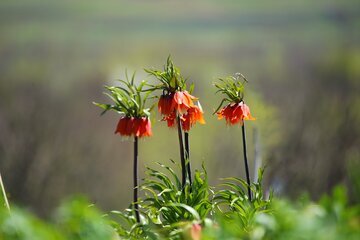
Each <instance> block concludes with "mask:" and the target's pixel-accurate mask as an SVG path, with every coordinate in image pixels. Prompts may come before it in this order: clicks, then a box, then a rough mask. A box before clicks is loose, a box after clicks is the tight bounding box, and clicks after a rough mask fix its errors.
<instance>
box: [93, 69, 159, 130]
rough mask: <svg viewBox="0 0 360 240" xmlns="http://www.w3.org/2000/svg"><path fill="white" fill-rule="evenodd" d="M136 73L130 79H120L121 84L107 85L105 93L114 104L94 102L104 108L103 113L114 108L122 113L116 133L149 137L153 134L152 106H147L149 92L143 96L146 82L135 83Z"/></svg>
mask: <svg viewBox="0 0 360 240" xmlns="http://www.w3.org/2000/svg"><path fill="white" fill-rule="evenodd" d="M134 78H135V75H133V76H132V78H131V80H129V78H128V76H127V74H126V80H119V82H120V84H121V85H120V86H105V89H106V90H108V93H105V94H106V95H107V96H108V97H109V98H110V99H111V100H112V101H113V104H101V103H94V104H95V105H96V106H99V107H101V108H102V109H104V111H103V112H102V114H104V113H105V112H107V111H108V110H114V111H116V112H117V113H119V114H120V115H121V117H120V120H119V122H118V124H117V127H116V129H115V134H117V133H118V134H120V135H121V136H128V137H130V136H134V137H148V136H151V135H152V131H151V121H150V108H146V107H145V104H146V100H147V97H148V95H149V94H148V93H147V94H145V95H144V96H143V93H142V92H143V87H144V86H145V84H146V82H145V81H142V82H141V83H140V85H139V86H136V85H135V84H134Z"/></svg>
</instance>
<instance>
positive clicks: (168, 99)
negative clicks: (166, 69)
mask: <svg viewBox="0 0 360 240" xmlns="http://www.w3.org/2000/svg"><path fill="white" fill-rule="evenodd" d="M193 100H196V98H195V97H194V96H192V95H190V94H189V93H188V92H187V91H182V92H181V91H178V92H175V93H170V94H167V95H161V97H160V99H159V103H158V109H159V112H160V113H161V114H162V115H165V116H167V115H170V114H172V113H173V112H174V111H175V110H177V111H178V113H184V112H186V111H187V110H188V109H189V108H191V107H193V106H194V103H193Z"/></svg>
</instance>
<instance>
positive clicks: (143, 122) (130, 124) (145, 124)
mask: <svg viewBox="0 0 360 240" xmlns="http://www.w3.org/2000/svg"><path fill="white" fill-rule="evenodd" d="M116 133H119V134H120V135H122V136H135V137H149V136H151V135H152V131H151V122H150V120H149V118H146V117H142V118H133V117H122V118H120V120H119V122H118V125H117V127H116V130H115V134H116Z"/></svg>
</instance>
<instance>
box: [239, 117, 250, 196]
mask: <svg viewBox="0 0 360 240" xmlns="http://www.w3.org/2000/svg"><path fill="white" fill-rule="evenodd" d="M241 129H242V140H243V149H244V162H245V170H246V182H247V184H248V195H249V200H250V201H251V190H250V174H249V165H248V160H247V154H246V137H245V122H243V125H242V127H241Z"/></svg>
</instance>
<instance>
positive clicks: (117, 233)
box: [0, 164, 360, 240]
mask: <svg viewBox="0 0 360 240" xmlns="http://www.w3.org/2000/svg"><path fill="white" fill-rule="evenodd" d="M159 167H160V169H162V170H164V172H165V173H164V172H162V171H158V170H154V169H152V168H148V175H149V177H148V178H147V179H146V180H145V181H144V184H143V185H142V186H141V189H142V191H143V193H144V196H145V198H144V199H143V200H140V201H139V205H140V210H141V222H140V223H137V221H136V219H135V216H134V213H133V211H134V210H133V209H132V208H131V206H130V207H129V209H127V210H125V211H122V212H120V211H112V212H110V213H109V214H102V213H101V212H100V211H99V210H97V209H96V207H94V206H93V205H91V204H89V202H88V201H86V200H85V199H84V198H75V199H73V200H70V201H67V202H65V203H64V204H62V205H61V206H60V207H59V208H58V210H57V211H56V213H55V214H54V217H53V219H52V220H51V221H48V222H45V221H43V220H40V219H39V218H36V217H34V216H33V215H32V214H30V213H29V212H27V211H25V210H23V209H20V208H16V207H13V208H12V210H11V212H9V211H8V210H7V209H6V208H0V239H1V240H2V239H20V240H22V239H24V240H25V239H55V240H57V239H59V240H62V239H69V240H93V239H94V240H95V239H105V240H108V239H109V240H113V239H194V240H197V239H209V240H212V239H253V240H257V239H326V240H329V239H330V240H331V239H334V240H335V239H359V237H360V205H359V204H355V205H349V204H348V203H347V195H346V191H345V189H344V188H343V187H337V188H335V189H334V191H333V194H332V195H331V196H324V197H323V198H322V199H321V200H320V201H319V202H317V203H314V202H311V201H309V200H307V199H300V200H298V201H296V202H290V201H288V200H284V199H278V198H273V197H272V194H271V193H270V196H269V197H268V198H266V197H265V196H264V191H263V189H262V186H261V181H262V173H263V171H262V170H261V171H260V172H259V173H260V174H259V179H258V181H257V182H256V183H253V184H252V185H251V191H252V196H253V198H252V200H251V201H250V200H249V199H248V196H247V194H246V189H247V184H246V182H245V181H243V180H241V179H237V178H226V179H223V182H222V183H221V184H220V185H219V186H218V187H216V188H211V187H209V185H208V182H207V174H206V171H205V169H203V171H196V172H195V177H194V182H193V185H192V187H191V188H190V187H189V185H188V184H187V185H186V188H184V189H182V188H181V183H180V180H179V179H178V178H177V175H176V174H175V172H174V170H173V169H172V168H170V167H168V166H164V165H162V164H159ZM169 176H171V177H169Z"/></svg>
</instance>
